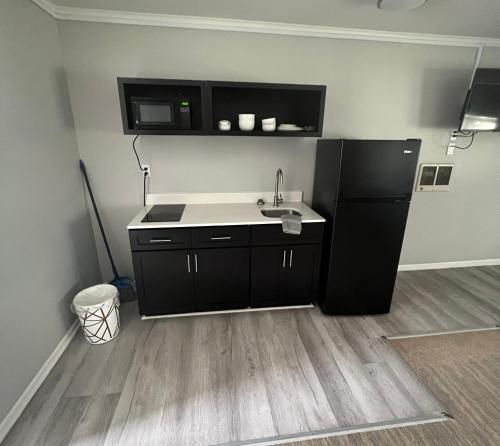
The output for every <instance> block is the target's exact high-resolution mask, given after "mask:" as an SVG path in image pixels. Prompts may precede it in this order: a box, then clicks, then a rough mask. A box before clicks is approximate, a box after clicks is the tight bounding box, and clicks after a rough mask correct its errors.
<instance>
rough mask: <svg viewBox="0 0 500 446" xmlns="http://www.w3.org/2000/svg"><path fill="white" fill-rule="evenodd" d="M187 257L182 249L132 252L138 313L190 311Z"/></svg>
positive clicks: (191, 297) (191, 288)
mask: <svg viewBox="0 0 500 446" xmlns="http://www.w3.org/2000/svg"><path fill="white" fill-rule="evenodd" d="M191 257H192V254H190V253H189V252H188V251H184V250H181V251H150V252H140V253H134V265H135V267H136V276H137V277H138V279H139V280H138V284H137V285H138V293H139V308H140V312H141V314H143V315H146V316H153V315H157V314H169V313H187V312H190V311H194V284H193V273H192V265H191V264H190V260H191V261H192V258H191Z"/></svg>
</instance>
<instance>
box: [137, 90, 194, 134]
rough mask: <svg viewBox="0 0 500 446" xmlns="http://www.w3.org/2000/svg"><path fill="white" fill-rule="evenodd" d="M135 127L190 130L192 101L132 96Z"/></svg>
mask: <svg viewBox="0 0 500 446" xmlns="http://www.w3.org/2000/svg"><path fill="white" fill-rule="evenodd" d="M131 102H132V116H133V119H134V128H135V129H146V130H147V129H157V130H158V129H159V130H162V129H164V130H176V129H178V130H190V129H191V101H190V100H189V99H188V98H183V99H176V100H171V99H161V98H137V97H132V98H131Z"/></svg>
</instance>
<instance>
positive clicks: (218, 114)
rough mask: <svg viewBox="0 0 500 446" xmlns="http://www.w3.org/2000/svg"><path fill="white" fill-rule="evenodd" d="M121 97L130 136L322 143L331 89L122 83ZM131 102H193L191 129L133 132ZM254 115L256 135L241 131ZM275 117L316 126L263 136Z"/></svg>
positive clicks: (246, 84)
mask: <svg viewBox="0 0 500 446" xmlns="http://www.w3.org/2000/svg"><path fill="white" fill-rule="evenodd" d="M118 92H119V95H120V107H121V115H122V123H123V133H124V134H126V135H221V136H268V137H283V136H287V137H316V138H317V137H321V136H322V133H323V115H324V107H325V95H326V86H324V85H300V84H298V85H295V84H267V83H249V82H217V81H193V80H173V79H145V78H121V77H120V78H118ZM132 97H140V98H152V99H158V98H172V99H175V98H178V99H179V100H181V99H183V98H189V99H190V102H191V129H190V130H181V129H176V128H171V129H168V128H163V129H137V128H135V127H134V120H133V113H132V102H131V98H132ZM240 113H253V114H255V129H254V130H253V131H248V132H244V131H241V130H239V127H238V114H240ZM272 117H276V120H277V124H278V125H279V124H282V123H293V124H297V125H298V126H300V127H304V126H312V127H313V129H314V130H312V131H294V132H286V131H279V130H276V131H274V132H264V131H263V130H262V128H261V120H262V119H263V118H272ZM223 119H225V120H229V121H231V130H230V131H220V130H218V122H219V121H220V120H223Z"/></svg>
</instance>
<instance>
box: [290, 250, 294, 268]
mask: <svg viewBox="0 0 500 446" xmlns="http://www.w3.org/2000/svg"><path fill="white" fill-rule="evenodd" d="M292 261H293V249H290V268H291V267H292Z"/></svg>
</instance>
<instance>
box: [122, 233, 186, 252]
mask: <svg viewBox="0 0 500 446" xmlns="http://www.w3.org/2000/svg"><path fill="white" fill-rule="evenodd" d="M129 235H130V245H131V246H132V251H149V250H156V251H158V250H165V249H185V248H190V247H191V229H190V228H173V229H169V228H165V229H147V230H135V231H129Z"/></svg>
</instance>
